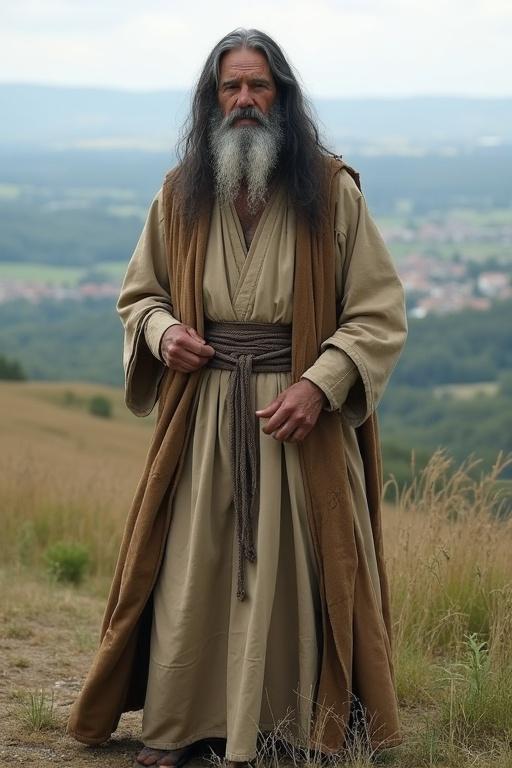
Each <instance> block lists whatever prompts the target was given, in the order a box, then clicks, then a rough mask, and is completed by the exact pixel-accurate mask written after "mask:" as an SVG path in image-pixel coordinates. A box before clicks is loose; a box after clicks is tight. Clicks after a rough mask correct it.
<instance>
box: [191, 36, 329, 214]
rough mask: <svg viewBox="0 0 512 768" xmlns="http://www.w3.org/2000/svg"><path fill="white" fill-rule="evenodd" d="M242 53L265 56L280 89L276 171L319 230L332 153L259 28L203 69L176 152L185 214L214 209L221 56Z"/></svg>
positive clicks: (229, 41) (220, 48)
mask: <svg viewBox="0 0 512 768" xmlns="http://www.w3.org/2000/svg"><path fill="white" fill-rule="evenodd" d="M238 48H253V49H255V50H258V51H261V52H262V53H263V54H264V55H265V57H266V59H267V61H268V63H269V67H270V71H271V72H272V76H273V78H274V81H275V83H276V87H277V96H278V100H279V110H280V113H281V119H282V128H283V140H282V145H281V151H280V155H279V161H278V167H277V172H278V174H279V175H280V177H281V178H282V179H283V180H284V181H285V183H286V185H287V189H288V193H289V195H290V197H291V200H292V202H293V204H294V205H295V208H296V211H297V214H298V215H303V216H306V217H307V219H308V220H309V222H310V224H311V225H312V226H313V228H316V227H317V226H318V225H319V223H320V221H321V219H322V217H323V215H324V212H325V205H326V190H325V184H324V183H323V179H324V174H325V163H324V162H323V157H324V156H325V155H327V154H330V153H329V152H328V150H326V149H325V147H324V146H323V144H322V143H321V140H320V136H319V132H318V128H317V126H316V123H315V121H314V119H313V116H312V111H311V107H310V105H309V103H308V101H307V100H306V98H305V97H304V94H303V93H302V90H301V87H300V85H299V83H298V80H297V77H296V76H295V74H294V73H293V70H292V68H291V66H290V64H289V63H288V62H287V60H286V58H285V56H284V54H283V52H282V51H281V49H280V48H279V46H278V45H277V43H276V42H275V41H274V40H272V38H271V37H269V36H268V35H266V34H265V33H264V32H260V31H259V30H257V29H249V30H247V29H235V30H234V31H233V32H230V33H229V34H228V35H226V36H225V37H223V38H222V40H220V41H219V42H218V43H217V45H216V46H215V47H214V48H213V50H212V51H211V53H210V55H209V56H208V58H207V60H206V63H205V65H204V67H203V70H202V72H201V75H200V77H199V80H198V82H197V86H196V90H195V92H194V96H193V100H192V109H191V112H190V116H189V118H188V121H187V123H186V124H185V126H184V129H183V138H182V139H181V141H180V144H179V147H178V156H179V159H180V172H179V174H178V178H177V184H178V193H179V196H180V201H181V205H182V210H183V212H184V214H185V216H186V219H187V220H188V221H189V222H192V221H193V220H194V219H196V217H197V216H198V215H199V214H200V213H201V212H202V211H203V210H204V209H205V208H206V207H208V206H209V205H210V204H211V201H212V199H213V195H214V189H215V179H214V171H213V167H212V162H211V153H210V146H209V128H210V125H211V120H212V116H213V115H214V114H215V113H216V110H218V101H217V90H218V84H219V71H220V62H221V58H222V56H223V54H225V53H227V52H228V51H232V50H235V49H238Z"/></svg>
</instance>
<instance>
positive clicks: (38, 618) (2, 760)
mask: <svg viewBox="0 0 512 768" xmlns="http://www.w3.org/2000/svg"><path fill="white" fill-rule="evenodd" d="M0 594H1V595H2V597H1V602H0V766H2V768H3V766H15V765H34V766H38V768H49V767H50V766H53V767H54V766H55V765H57V764H59V765H61V766H63V767H65V768H67V767H68V766H73V767H74V768H86V767H87V768H93V767H94V766H98V767H99V766H101V767H102V768H125V766H131V765H132V763H133V759H134V756H135V754H136V753H137V751H138V750H139V749H140V747H141V743H140V741H139V735H140V722H141V716H140V713H129V714H126V715H123V717H122V719H121V723H120V726H119V729H118V730H117V732H116V734H115V736H114V738H113V739H111V740H110V741H109V742H108V743H106V744H105V745H102V746H100V747H94V748H91V747H86V746H84V745H83V744H79V743H78V742H76V741H75V740H74V739H72V738H70V737H69V736H67V735H66V732H65V727H66V721H67V717H68V714H69V710H70V707H71V704H72V703H73V701H74V700H75V698H76V696H77V694H78V691H79V690H80V686H81V682H82V680H83V678H84V676H85V674H86V671H87V669H88V667H89V665H90V662H91V660H92V658H93V654H94V650H95V648H96V647H97V638H98V633H99V626H100V622H101V617H102V611H103V606H104V603H105V599H104V597H99V596H98V597H95V596H91V595H88V594H86V593H84V592H82V591H80V590H78V589H73V588H64V587H61V586H57V585H54V584H51V583H49V582H47V581H45V579H44V577H42V578H40V579H38V580H37V579H36V578H35V577H32V578H31V577H27V576H26V575H24V574H23V573H9V574H6V573H4V574H0ZM41 690H43V691H44V693H45V698H46V700H47V701H48V702H49V703H51V701H52V697H53V712H54V715H55V717H54V720H55V723H54V725H53V726H51V727H49V728H45V729H44V730H34V729H33V728H32V727H31V726H30V725H29V724H28V723H27V722H26V718H27V708H28V701H29V697H30V694H39V693H40V691H41ZM198 764H201V765H204V762H202V761H196V765H198Z"/></svg>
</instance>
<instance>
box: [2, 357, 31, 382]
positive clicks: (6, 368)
mask: <svg viewBox="0 0 512 768" xmlns="http://www.w3.org/2000/svg"><path fill="white" fill-rule="evenodd" d="M26 378H27V375H26V373H25V371H24V370H23V368H22V366H21V363H19V362H18V361H17V360H9V358H7V357H4V356H3V355H0V379H5V380H7V381H24V380H25V379H26Z"/></svg>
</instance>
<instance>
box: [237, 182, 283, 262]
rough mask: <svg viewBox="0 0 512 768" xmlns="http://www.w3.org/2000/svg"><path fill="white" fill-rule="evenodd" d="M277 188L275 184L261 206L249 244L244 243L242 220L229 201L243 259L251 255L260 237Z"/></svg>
mask: <svg viewBox="0 0 512 768" xmlns="http://www.w3.org/2000/svg"><path fill="white" fill-rule="evenodd" d="M278 189H279V185H276V186H275V187H274V189H273V190H272V191H271V193H270V196H269V198H268V200H267V202H266V203H265V207H264V208H263V210H262V212H261V216H260V218H259V219H258V223H257V224H256V229H255V230H254V235H253V237H252V240H251V242H250V244H249V246H248V245H247V243H246V240H245V234H244V229H243V227H242V222H241V221H240V216H239V215H238V212H237V210H236V207H235V204H234V203H233V202H230V204H229V207H230V209H231V215H232V217H233V220H234V222H235V226H236V231H237V233H238V237H239V240H240V246H241V248H242V251H243V253H244V256H245V259H246V260H247V259H248V258H250V257H252V255H253V253H254V250H255V248H256V247H257V244H258V240H259V239H260V235H261V231H262V229H263V227H264V226H265V222H266V220H267V218H268V214H269V213H270V210H271V208H272V205H273V203H274V200H275V197H276V195H277V192H278Z"/></svg>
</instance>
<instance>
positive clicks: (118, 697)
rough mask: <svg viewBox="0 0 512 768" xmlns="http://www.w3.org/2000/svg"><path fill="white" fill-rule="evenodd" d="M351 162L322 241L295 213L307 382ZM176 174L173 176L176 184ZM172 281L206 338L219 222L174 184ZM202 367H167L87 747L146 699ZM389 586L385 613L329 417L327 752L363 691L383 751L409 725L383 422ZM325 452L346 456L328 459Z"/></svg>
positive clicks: (310, 450)
mask: <svg viewBox="0 0 512 768" xmlns="http://www.w3.org/2000/svg"><path fill="white" fill-rule="evenodd" d="M342 167H345V169H346V170H347V171H348V172H349V173H351V175H352V176H353V178H354V179H355V181H356V183H357V185H358V186H359V177H358V174H357V173H356V172H355V171H353V169H351V168H350V167H349V166H347V165H345V164H344V163H343V162H342V161H341V160H335V159H332V160H330V161H329V173H328V176H329V185H330V186H329V191H330V197H329V209H328V217H327V219H326V222H325V225H324V226H323V227H322V228H321V230H320V232H318V233H317V234H315V235H312V233H311V232H310V229H309V227H308V226H307V224H306V223H305V221H304V219H303V218H302V217H300V216H298V217H297V246H296V258H295V277H294V291H293V340H292V373H293V379H294V380H295V381H297V380H298V379H299V378H300V376H301V374H302V373H303V372H304V371H305V370H306V369H307V368H308V367H309V366H310V365H312V364H313V362H314V361H315V360H316V359H317V357H318V355H319V352H320V344H321V342H322V341H323V340H324V339H326V338H328V337H329V336H331V335H332V334H333V333H334V331H335V330H336V327H337V312H336V300H335V280H334V264H335V249H334V238H333V231H334V229H333V227H334V183H333V182H334V179H335V176H336V174H337V173H338V172H339V171H340V170H341V168H342ZM172 178H173V177H172V174H170V176H169V177H168V181H171V182H172ZM164 200H165V203H166V209H167V210H166V227H167V226H168V240H167V241H168V243H169V277H170V285H171V286H172V292H173V296H172V306H173V312H174V314H175V315H176V316H177V317H178V318H179V319H181V321H182V322H184V323H187V324H188V325H191V326H192V327H194V328H197V330H198V332H199V333H201V334H202V333H203V324H204V316H203V307H202V278H203V268H204V257H205V253H206V245H207V239H208V230H209V216H204V217H202V218H201V219H200V220H199V221H198V222H197V223H196V224H195V226H194V229H193V232H192V233H191V234H187V233H186V232H185V229H184V226H183V222H182V219H181V217H180V215H179V211H178V207H177V205H175V204H173V203H174V200H173V198H172V186H171V185H170V184H169V183H166V185H165V187H164ZM200 376H201V372H197V373H194V374H191V375H187V374H181V373H177V372H173V371H169V370H168V371H167V372H166V375H165V377H164V380H163V381H162V386H161V391H160V399H159V413H158V421H157V425H156V429H155V433H154V436H153V440H152V443H151V446H150V449H149V453H148V457H147V460H146V466H145V469H144V473H143V475H142V478H141V480H140V482H139V485H138V488H137V491H136V494H135V498H134V501H133V504H132V508H131V510H130V513H129V516H128V520H127V523H126V527H125V531H124V536H123V541H122V544H121V549H120V553H119V558H118V562H117V566H116V571H115V575H114V579H113V582H112V587H111V591H110V596H109V600H108V603H107V607H106V611H105V617H104V620H103V626H102V632H101V635H102V641H101V645H100V648H99V650H98V653H97V655H96V657H95V660H94V662H93V665H92V667H91V669H90V671H89V674H88V676H87V678H86V681H85V684H84V686H83V688H82V691H81V693H80V696H79V698H78V699H77V701H76V702H75V703H74V705H73V707H72V710H71V714H70V718H69V722H68V733H70V734H71V735H72V736H74V738H76V739H77V740H78V741H82V742H84V743H86V744H98V743H101V742H103V741H105V740H107V739H108V738H109V737H110V735H111V734H112V733H113V731H114V730H115V729H116V727H117V724H118V722H119V717H120V715H121V713H122V712H125V711H130V710H134V709H140V708H142V707H143V704H144V695H145V688H146V682H147V669H148V659H149V635H150V629H151V615H152V600H151V594H152V590H153V587H154V585H155V583H156V580H157V577H158V572H159V568H160V564H161V561H162V556H163V551H164V546H165V539H166V535H167V532H168V530H169V525H170V513H169V507H170V504H169V498H170V495H171V494H172V489H173V487H174V486H175V483H176V479H177V477H178V475H179V471H180V462H181V459H182V457H183V455H184V450H183V448H184V446H185V444H186V439H187V427H188V425H189V424H190V422H191V419H190V413H191V409H192V408H193V402H194V395H195V392H196V389H197V384H198V381H199V377H200ZM356 432H357V437H358V441H359V446H360V450H361V455H362V458H363V463H364V469H365V478H366V492H367V498H368V505H369V509H370V518H371V524H372V530H373V536H374V540H375V550H376V555H377V563H378V568H379V575H380V581H381V590H382V613H381V611H380V607H379V606H378V604H377V599H376V597H375V593H374V591H373V588H372V585H371V579H370V574H369V572H368V568H367V566H366V562H365V559H364V555H363V553H362V543H361V542H360V541H359V539H358V536H357V534H356V530H355V526H354V518H353V513H352V511H351V510H350V505H351V499H350V494H349V481H348V475H347V467H346V461H345V455H344V448H343V435H342V428H341V423H340V419H339V414H337V413H335V412H328V411H323V412H322V414H321V416H320V418H319V420H318V422H317V424H316V426H315V428H314V430H313V431H312V432H311V433H310V435H309V436H308V438H307V439H306V440H305V441H304V443H303V444H302V445H301V446H300V460H301V466H302V472H303V477H304V485H305V491H306V500H307V503H308V519H309V524H310V530H311V535H312V539H313V544H314V547H315V553H316V556H317V561H318V566H319V574H320V591H321V600H322V614H323V616H322V619H323V651H322V659H321V669H320V678H319V688H318V691H317V701H318V702H319V705H318V706H317V707H316V717H315V728H314V731H313V740H314V741H315V743H316V744H317V745H321V746H322V747H323V749H325V750H326V751H333V750H337V749H339V748H340V747H341V746H342V745H343V743H344V740H345V736H346V726H347V724H348V722H349V717H350V699H351V695H352V694H355V695H357V697H358V698H359V699H360V701H361V702H362V704H363V705H364V707H365V709H366V711H367V716H368V718H369V722H370V728H369V729H370V734H371V740H372V744H373V746H375V747H376V746H384V745H386V746H390V745H393V744H396V743H398V741H399V740H400V739H399V734H398V731H399V724H398V710H397V702H396V696H395V691H394V685H393V670H392V661H391V650H390V612H389V599H388V588H387V582H386V576H385V569H384V562H383V550H382V532H381V523H380V501H381V486H382V473H381V462H380V449H379V441H378V430H377V421H376V417H375V415H372V416H371V417H370V418H368V419H367V421H366V422H365V423H364V424H363V425H362V426H361V427H359V428H358V429H357V430H356ZM322 455H325V456H330V457H333V456H338V461H337V462H336V463H335V462H332V461H329V462H326V463H325V464H324V463H323V462H322V458H321V457H322Z"/></svg>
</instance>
